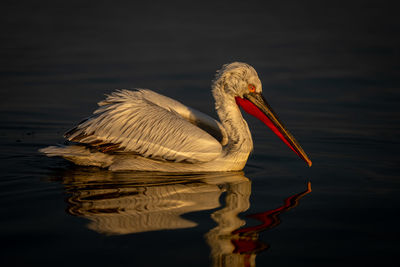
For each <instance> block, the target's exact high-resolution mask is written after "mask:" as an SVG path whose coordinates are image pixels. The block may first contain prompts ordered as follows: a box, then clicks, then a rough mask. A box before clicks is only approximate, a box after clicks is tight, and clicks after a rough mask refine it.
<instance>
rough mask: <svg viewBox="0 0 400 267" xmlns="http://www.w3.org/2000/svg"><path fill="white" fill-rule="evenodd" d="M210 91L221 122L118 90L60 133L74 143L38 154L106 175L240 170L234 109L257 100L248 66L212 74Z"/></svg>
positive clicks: (245, 147) (241, 150)
mask: <svg viewBox="0 0 400 267" xmlns="http://www.w3.org/2000/svg"><path fill="white" fill-rule="evenodd" d="M212 89H213V95H214V98H215V101H216V103H215V104H216V110H217V112H218V115H219V117H220V119H221V123H219V122H218V121H216V120H214V119H213V118H211V117H209V116H208V115H206V114H204V113H201V112H199V111H197V110H195V109H192V108H189V107H187V106H185V105H183V104H181V103H180V102H178V101H176V100H173V99H171V98H169V97H166V96H163V95H160V94H158V93H155V92H153V91H151V90H148V89H136V90H133V91H130V90H118V91H116V92H113V93H112V94H111V95H109V96H108V97H107V98H106V99H105V100H104V101H101V102H99V103H98V104H99V108H98V109H97V110H96V111H95V112H94V113H93V115H92V116H91V117H89V118H87V119H86V120H84V121H82V122H81V123H80V124H79V125H78V126H76V127H75V128H73V129H71V130H70V131H68V132H67V133H66V134H65V137H66V138H67V139H68V140H69V141H72V142H75V143H76V144H72V145H69V146H50V147H47V148H44V149H41V150H40V151H41V152H44V153H46V154H47V155H48V156H62V157H64V158H66V159H68V160H71V161H73V162H74V163H76V164H79V165H91V166H99V167H105V168H109V169H110V170H141V171H167V172H203V171H232V170H241V169H242V168H243V167H244V165H245V163H246V161H247V158H248V156H249V153H250V152H251V150H252V147H253V146H252V139H251V134H250V131H249V128H248V126H247V123H246V122H245V121H244V119H243V117H242V115H241V113H240V109H239V106H238V105H241V106H243V107H244V108H245V105H243V103H244V102H243V103H242V102H241V101H245V99H247V97H248V96H249V95H251V94H252V95H255V94H257V95H260V93H261V91H262V88H261V82H260V80H259V78H258V75H257V73H256V71H255V70H254V69H253V68H252V67H251V66H249V65H247V64H245V63H238V62H235V63H231V64H227V65H224V66H223V68H222V69H221V70H220V71H219V72H217V75H216V79H215V80H214V82H213V85H212ZM249 90H250V91H249ZM260 96H261V95H260ZM238 98H240V99H238ZM249 99H251V97H250V98H249ZM240 100H241V101H240ZM246 103H247V102H246ZM246 103H244V104H246ZM245 110H246V108H245ZM250 113H251V112H250ZM290 137H291V135H290ZM296 143H297V142H296ZM296 153H297V152H296Z"/></svg>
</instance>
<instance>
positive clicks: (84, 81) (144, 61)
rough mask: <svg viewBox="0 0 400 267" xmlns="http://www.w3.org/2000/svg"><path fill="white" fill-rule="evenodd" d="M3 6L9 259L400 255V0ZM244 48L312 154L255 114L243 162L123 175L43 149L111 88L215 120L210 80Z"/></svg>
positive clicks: (166, 260)
mask: <svg viewBox="0 0 400 267" xmlns="http://www.w3.org/2000/svg"><path fill="white" fill-rule="evenodd" d="M1 6H2V7H1V10H2V16H1V17H0V21H1V24H0V25H1V26H0V27H1V31H2V34H1V37H0V41H1V49H0V55H1V61H0V62H1V63H0V67H1V69H0V85H1V87H0V92H1V93H0V111H1V113H0V114H1V115H0V127H1V128H0V137H1V138H0V162H1V180H0V209H1V210H0V214H1V215H0V216H1V220H0V229H1V230H0V240H1V243H2V249H1V250H0V251H1V252H0V253H1V265H2V266H54V265H57V266H70V265H74V266H83V265H90V266H111V265H112V266H212V265H213V264H214V265H215V266H266V265H270V266H289V265H296V266H355V265H356V264H357V265H360V266H398V264H399V261H398V253H399V252H400V251H399V244H398V236H399V227H398V225H399V223H400V220H399V215H398V211H399V204H400V197H399V193H400V182H399V175H398V171H399V165H400V164H399V163H400V162H399V152H398V151H399V148H400V146H399V137H400V126H399V125H400V124H399V122H400V120H399V115H400V114H399V108H398V106H399V100H400V92H399V89H400V76H399V74H400V65H399V62H400V58H399V47H400V38H399V36H400V24H399V23H398V12H397V9H396V8H395V7H394V5H393V4H391V3H390V2H387V1H346V2H337V1H335V2H332V3H327V2H321V1H307V3H304V2H300V1H297V2H296V1H283V2H281V1H280V2H276V3H271V4H265V3H263V2H261V1H259V2H247V1H227V2H218V3H207V2H204V1H202V2H201V3H191V2H189V1H187V2H183V3H181V4H179V5H178V4H170V3H168V4H167V1H165V3H164V4H159V3H155V2H151V1H149V2H148V4H145V3H140V4H139V3H137V4H136V3H130V4H129V5H123V4H116V3H115V2H102V3H94V2H88V1H76V2H74V1H72V2H71V1H67V2H62V3H55V2H54V1H40V3H39V2H37V1H36V2H35V1H33V2H26V3H24V2H21V1H3V2H2V4H1ZM232 61H244V62H248V63H249V64H251V65H253V66H254V67H255V68H256V70H257V71H258V73H259V76H260V78H261V80H262V82H263V87H264V95H265V97H266V98H267V99H268V101H269V102H270V104H271V105H272V106H273V107H274V109H275V111H276V112H277V113H278V114H279V115H280V118H281V119H282V120H283V121H284V122H285V124H286V126H287V127H288V128H289V129H290V130H291V131H292V133H293V134H294V135H295V137H296V138H297V139H298V141H299V142H300V143H301V144H302V146H303V148H304V149H305V151H306V152H307V153H308V155H309V156H310V157H311V159H312V160H313V167H312V168H307V167H306V166H305V164H304V162H302V161H301V160H300V159H298V158H297V157H296V156H295V155H294V154H293V153H292V152H291V151H290V150H289V149H287V147H286V146H285V145H284V144H283V143H282V142H280V141H279V140H278V139H277V138H276V137H275V136H273V134H272V133H271V132H270V131H269V130H268V129H267V128H266V127H265V125H263V124H262V123H261V122H259V121H257V120H256V119H253V118H250V117H248V116H246V119H247V120H248V122H249V125H250V128H251V131H252V133H253V139H254V143H255V149H254V153H253V154H252V155H251V157H250V159H249V161H248V164H247V166H246V168H245V169H244V172H243V173H225V174H198V175H182V176H178V175H174V176H167V175H160V174H151V173H150V174H149V173H134V172H131V173H129V172H128V173H111V172H108V171H105V170H100V169H96V168H81V167H76V166H73V165H72V164H70V163H68V162H66V161H65V160H63V159H57V158H46V157H44V156H43V155H40V154H39V153H38V152H37V150H38V149H39V148H41V147H45V146H47V145H52V144H56V143H62V142H63V139H62V137H61V136H62V134H63V133H64V132H65V131H66V130H68V129H69V128H70V127H72V126H73V125H74V123H76V122H78V121H79V120H80V119H82V118H83V117H85V116H87V115H89V114H90V113H91V112H92V111H93V110H94V108H95V107H96V102H97V101H99V100H101V99H102V98H103V95H104V94H105V93H109V92H111V91H112V90H113V89H115V88H133V87H145V88H151V89H153V90H156V91H157V92H160V93H163V94H166V95H168V96H170V97H173V98H175V99H178V100H180V101H182V102H184V103H185V104H187V105H189V106H192V107H195V108H197V109H199V110H201V111H204V112H206V113H208V114H210V115H212V116H215V112H214V111H213V101H212V99H211V93H210V89H209V88H210V81H211V79H212V78H213V75H214V72H215V70H217V69H218V68H220V66H221V65H222V64H224V63H228V62H232ZM309 182H310V184H311V188H312V192H310V190H309V189H307V185H308V183H309Z"/></svg>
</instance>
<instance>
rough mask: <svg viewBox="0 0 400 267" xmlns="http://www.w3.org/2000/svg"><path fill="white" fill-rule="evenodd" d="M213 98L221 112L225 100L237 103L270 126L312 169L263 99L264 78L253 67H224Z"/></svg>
mask: <svg viewBox="0 0 400 267" xmlns="http://www.w3.org/2000/svg"><path fill="white" fill-rule="evenodd" d="M213 95H214V98H215V100H216V109H217V110H218V109H221V108H222V103H221V101H223V102H236V105H237V106H240V107H241V108H242V109H243V110H244V111H246V112H247V113H249V114H250V115H253V116H255V117H256V118H258V119H259V120H261V121H262V122H263V123H264V124H266V125H267V126H268V127H269V128H270V129H271V130H272V131H273V132H274V133H275V134H276V135H277V136H278V137H279V138H280V139H281V140H282V141H283V142H284V143H285V144H286V145H287V146H288V147H289V148H290V149H291V150H293V151H294V152H295V153H296V154H297V155H298V156H299V157H300V158H301V159H303V160H304V161H305V162H306V163H307V164H308V166H309V167H311V165H312V162H311V160H310V159H309V158H308V156H307V155H306V153H305V152H304V150H303V149H302V148H301V146H300V144H299V143H298V142H297V141H296V139H295V138H294V137H293V135H292V134H291V133H290V132H289V131H288V130H287V129H286V127H285V126H284V125H283V123H282V122H281V121H280V120H279V118H278V116H277V115H276V113H275V112H274V111H273V110H272V108H271V107H270V105H269V104H268V103H267V101H266V100H265V98H264V97H263V95H262V84H261V81H260V78H259V77H258V74H257V72H256V70H255V69H254V68H253V67H252V66H250V65H248V64H246V63H241V62H234V63H230V64H226V65H224V66H222V68H221V70H219V71H217V74H216V77H215V80H214V81H213Z"/></svg>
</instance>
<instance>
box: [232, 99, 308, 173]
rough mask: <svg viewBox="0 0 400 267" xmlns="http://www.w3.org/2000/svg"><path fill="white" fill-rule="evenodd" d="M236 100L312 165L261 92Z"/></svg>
mask: <svg viewBox="0 0 400 267" xmlns="http://www.w3.org/2000/svg"><path fill="white" fill-rule="evenodd" d="M235 100H236V103H237V104H238V105H239V106H241V107H242V108H243V110H244V111H246V112H247V113H249V114H250V115H253V116H254V117H256V118H258V119H259V120H261V121H262V122H264V123H265V124H266V125H267V126H268V127H269V128H270V129H271V130H272V131H273V132H274V133H275V134H276V135H277V136H278V137H279V138H280V139H281V140H282V141H283V142H284V143H285V144H286V145H287V146H288V147H289V148H290V149H292V150H293V151H294V152H295V153H296V154H297V155H298V156H299V157H300V158H301V159H303V160H304V161H305V162H306V163H307V164H308V166H309V167H311V165H312V162H311V160H310V159H309V158H308V156H307V154H306V153H305V152H304V150H303V149H302V148H301V146H300V145H299V143H298V142H297V141H296V139H295V138H294V137H293V135H292V134H291V133H290V132H289V131H288V130H286V127H285V126H284V125H283V123H282V122H281V121H280V120H279V118H278V116H277V115H276V114H275V112H274V111H273V110H272V108H271V107H270V106H269V105H268V103H267V101H266V100H265V98H264V97H263V96H262V95H261V94H260V93H255V92H254V93H248V94H246V95H244V97H243V98H241V97H235Z"/></svg>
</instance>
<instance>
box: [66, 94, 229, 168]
mask: <svg viewBox="0 0 400 267" xmlns="http://www.w3.org/2000/svg"><path fill="white" fill-rule="evenodd" d="M152 100H154V101H152ZM176 103H177V104H179V105H182V104H181V103H179V102H177V101H175V100H173V99H170V98H167V97H165V96H162V95H159V94H157V93H155V92H152V91H150V90H144V89H141V90H137V91H129V90H119V91H116V92H114V93H112V94H111V95H109V96H108V97H107V98H106V99H105V100H104V101H101V102H99V103H98V104H99V106H100V107H99V108H98V109H97V110H96V111H95V112H94V113H93V115H92V116H91V117H89V118H88V119H87V120H86V121H83V122H82V123H81V124H79V125H78V126H77V127H75V128H74V129H72V130H70V131H69V132H67V133H66V135H65V137H66V138H68V140H70V141H74V142H81V143H86V144H90V145H92V146H97V147H99V148H100V150H102V151H104V152H107V151H114V150H122V151H125V152H134V153H138V154H140V155H142V156H144V157H151V158H156V159H164V160H171V161H177V162H179V161H187V162H207V161H210V160H212V159H214V158H216V157H217V156H218V155H219V154H220V153H221V149H222V147H221V144H220V143H219V142H218V141H217V140H216V139H215V138H213V137H212V136H211V135H209V134H208V133H207V132H205V131H203V130H202V129H200V128H198V127H196V126H195V125H193V124H191V123H190V122H188V121H187V120H185V119H184V118H183V117H181V116H180V115H179V114H177V113H176V112H175V111H173V110H172V109H171V108H168V107H169V106H173V105H175V104H176ZM182 106H183V105H182ZM165 107H167V108H165Z"/></svg>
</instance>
